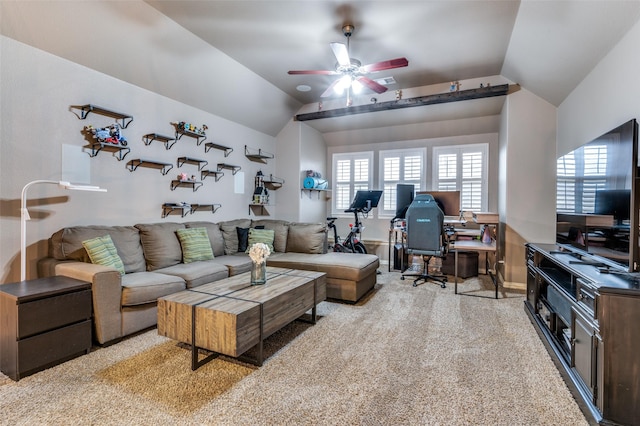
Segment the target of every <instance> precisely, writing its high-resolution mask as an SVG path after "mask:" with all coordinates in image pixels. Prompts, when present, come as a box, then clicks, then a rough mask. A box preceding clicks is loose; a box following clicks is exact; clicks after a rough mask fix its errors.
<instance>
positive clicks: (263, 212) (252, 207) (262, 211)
mask: <svg viewBox="0 0 640 426" xmlns="http://www.w3.org/2000/svg"><path fill="white" fill-rule="evenodd" d="M268 206H269V205H268V204H249V214H251V213H253V214H254V215H256V216H270V215H269V211H268V210H267V209H266V207H268Z"/></svg>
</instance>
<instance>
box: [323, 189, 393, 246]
mask: <svg viewBox="0 0 640 426" xmlns="http://www.w3.org/2000/svg"><path fill="white" fill-rule="evenodd" d="M381 196H382V191H362V190H361V191H358V192H356V196H355V198H354V199H353V202H352V203H351V206H350V207H349V208H348V209H347V210H345V213H353V215H354V217H355V224H349V234H348V235H347V237H346V238H345V239H344V240H343V241H340V237H339V236H338V230H337V229H336V225H335V221H336V219H337V218H335V217H328V218H327V227H328V228H329V229H331V228H333V241H334V243H333V251H335V252H339V253H362V254H366V253H367V249H366V247H365V246H364V244H362V243H361V242H360V241H359V240H358V235H359V234H360V233H362V231H363V230H364V225H362V222H360V216H359V215H358V213H364V214H366V213H369V212H370V211H371V209H373V208H375V207H378V202H379V201H380V197H381Z"/></svg>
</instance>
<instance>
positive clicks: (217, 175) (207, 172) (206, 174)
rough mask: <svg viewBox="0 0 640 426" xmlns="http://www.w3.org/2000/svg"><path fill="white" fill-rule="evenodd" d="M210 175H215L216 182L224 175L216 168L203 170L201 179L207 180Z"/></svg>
mask: <svg viewBox="0 0 640 426" xmlns="http://www.w3.org/2000/svg"><path fill="white" fill-rule="evenodd" d="M209 176H214V177H215V178H216V182H217V181H219V180H220V179H221V178H222V176H224V173H223V172H216V171H214V170H202V171H201V172H200V179H201V180H205V179H206V178H207V177H209Z"/></svg>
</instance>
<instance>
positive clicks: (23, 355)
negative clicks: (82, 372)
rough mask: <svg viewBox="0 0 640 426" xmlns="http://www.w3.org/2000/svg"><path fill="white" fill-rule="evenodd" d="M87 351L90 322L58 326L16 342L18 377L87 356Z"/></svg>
mask: <svg viewBox="0 0 640 426" xmlns="http://www.w3.org/2000/svg"><path fill="white" fill-rule="evenodd" d="M90 349H91V320H86V321H84V322H81V323H77V324H73V325H70V326H67V327H62V328H59V329H57V330H53V331H50V332H48V333H43V334H39V335H37V336H33V337H29V338H26V339H23V340H20V341H19V342H18V358H17V359H18V361H17V362H18V363H19V365H17V366H16V370H15V371H16V372H17V374H18V375H19V377H24V376H26V375H29V374H32V373H35V372H36V371H40V370H44V369H45V368H48V367H50V366H53V365H56V364H59V363H60V362H62V361H64V360H67V359H71V358H74V357H76V356H79V355H82V354H84V353H88V352H89V350H90Z"/></svg>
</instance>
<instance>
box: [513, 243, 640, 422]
mask: <svg viewBox="0 0 640 426" xmlns="http://www.w3.org/2000/svg"><path fill="white" fill-rule="evenodd" d="M526 261H527V298H526V300H525V311H526V312H527V314H528V315H529V318H530V319H531V322H532V323H533V325H534V327H535V329H536V331H537V332H538V334H539V335H540V337H541V339H542V341H543V342H544V343H545V346H546V347H547V349H548V351H549V353H550V354H551V357H552V358H553V360H554V362H555V363H556V365H557V367H558V369H559V370H560V372H561V373H562V376H563V378H564V379H565V381H566V383H567V385H568V386H569V388H570V389H571V391H572V392H573V393H574V396H575V397H576V400H577V402H578V404H579V405H580V408H581V409H582V410H583V412H585V414H586V415H587V418H588V419H589V420H591V422H594V421H595V422H598V423H600V424H606V425H617V424H620V425H639V424H640V274H630V273H627V272H626V271H622V270H620V269H619V267H618V269H616V268H615V265H614V264H610V263H608V262H607V260H606V259H604V258H601V257H598V256H595V255H590V254H587V253H586V252H584V251H580V250H577V249H574V248H572V247H570V246H564V245H556V244H532V243H529V244H526Z"/></svg>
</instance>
